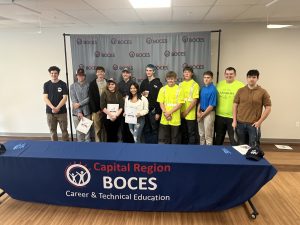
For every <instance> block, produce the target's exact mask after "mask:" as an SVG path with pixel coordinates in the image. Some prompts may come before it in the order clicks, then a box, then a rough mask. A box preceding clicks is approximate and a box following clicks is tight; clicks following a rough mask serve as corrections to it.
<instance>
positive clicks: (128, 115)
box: [125, 107, 137, 124]
mask: <svg viewBox="0 0 300 225" xmlns="http://www.w3.org/2000/svg"><path fill="white" fill-rule="evenodd" d="M136 113H137V110H136V108H134V107H126V108H125V123H130V124H137V117H136Z"/></svg>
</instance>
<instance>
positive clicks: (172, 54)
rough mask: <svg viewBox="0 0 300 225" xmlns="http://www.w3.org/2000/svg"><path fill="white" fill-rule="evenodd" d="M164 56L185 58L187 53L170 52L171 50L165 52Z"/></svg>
mask: <svg viewBox="0 0 300 225" xmlns="http://www.w3.org/2000/svg"><path fill="white" fill-rule="evenodd" d="M164 55H165V56H166V57H169V56H185V52H182V51H175V50H174V51H173V50H172V51H171V52H170V51H169V50H166V51H165V52H164Z"/></svg>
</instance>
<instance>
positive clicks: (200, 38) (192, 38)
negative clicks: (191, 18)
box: [182, 36, 205, 43]
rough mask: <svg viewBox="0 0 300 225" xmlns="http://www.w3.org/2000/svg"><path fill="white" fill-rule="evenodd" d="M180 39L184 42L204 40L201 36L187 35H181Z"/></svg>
mask: <svg viewBox="0 0 300 225" xmlns="http://www.w3.org/2000/svg"><path fill="white" fill-rule="evenodd" d="M182 41H183V42H184V43H187V42H205V38H203V37H189V36H183V37H182Z"/></svg>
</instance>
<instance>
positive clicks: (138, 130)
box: [128, 116, 145, 143]
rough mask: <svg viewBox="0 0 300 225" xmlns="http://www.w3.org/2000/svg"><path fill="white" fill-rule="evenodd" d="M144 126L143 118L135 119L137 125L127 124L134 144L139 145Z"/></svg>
mask: <svg viewBox="0 0 300 225" xmlns="http://www.w3.org/2000/svg"><path fill="white" fill-rule="evenodd" d="M144 125H145V117H144V116H142V117H139V118H138V119H137V124H128V126H129V130H130V132H131V134H132V135H133V139H134V142H135V143H141V136H142V131H143V128H144Z"/></svg>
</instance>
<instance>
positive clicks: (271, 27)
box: [267, 24, 293, 29]
mask: <svg viewBox="0 0 300 225" xmlns="http://www.w3.org/2000/svg"><path fill="white" fill-rule="evenodd" d="M292 26H293V25H284V24H268V25H267V28H269V29H279V28H286V27H292Z"/></svg>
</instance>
